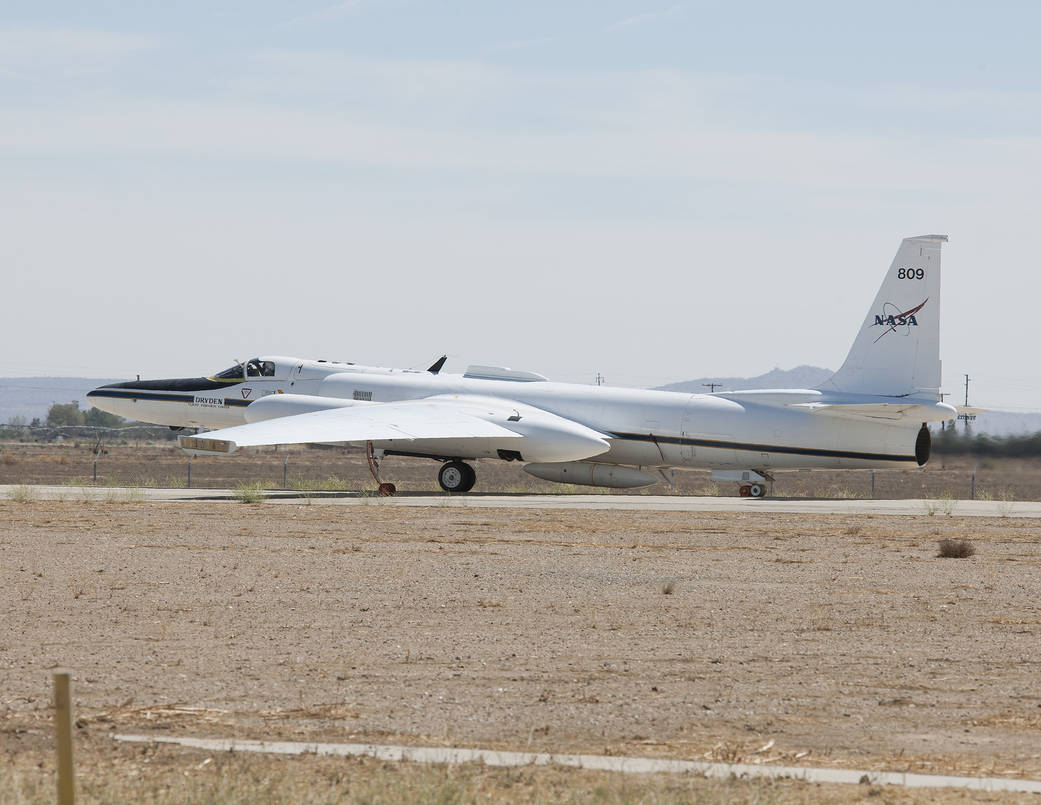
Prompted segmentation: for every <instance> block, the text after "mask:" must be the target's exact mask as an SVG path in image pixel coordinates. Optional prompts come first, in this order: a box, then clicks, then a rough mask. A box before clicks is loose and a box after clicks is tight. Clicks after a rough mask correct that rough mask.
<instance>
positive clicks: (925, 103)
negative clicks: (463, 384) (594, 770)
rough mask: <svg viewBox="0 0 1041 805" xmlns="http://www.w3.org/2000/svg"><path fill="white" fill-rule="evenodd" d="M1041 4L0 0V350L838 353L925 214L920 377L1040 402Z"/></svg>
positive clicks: (742, 360) (61, 364) (182, 364)
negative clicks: (926, 310)
mask: <svg viewBox="0 0 1041 805" xmlns="http://www.w3.org/2000/svg"><path fill="white" fill-rule="evenodd" d="M1038 30H1041V5H1039V4H1034V3H1026V2H1023V3H1001V2H993V3H987V4H980V3H978V2H974V3H959V2H950V0H947V2H942V3H941V2H918V3H908V2H906V0H904V1H903V2H899V3H897V2H893V3H887V2H874V3H870V4H866V3H859V4H848V3H834V2H820V3H800V2H787V3H772V2H770V3H765V2H764V3H735V2H689V3H677V4H675V5H670V4H668V3H667V2H666V3H639V2H620V1H615V0H598V2H572V3H560V2H539V1H538V0H533V1H532V2H526V3H502V2H489V0H472V2H432V1H431V0H427V1H426V2H418V1H417V2H413V1H412V0H348V1H347V2H343V3H340V4H338V5H330V4H328V3H323V2H313V3H308V2H298V3H266V2H263V0H260V1H258V0H251V1H250V2H234V3H220V2H179V3H154V2H149V3H139V4H130V3H125V2H111V3H89V2H88V3H84V2H68V3H62V2H54V3H48V2H31V3H30V2H18V0H14V2H11V1H10V0H8V2H5V3H4V4H3V8H2V10H0V265H2V267H3V268H2V271H3V279H4V282H3V286H2V287H3V292H4V295H5V301H6V304H5V305H4V306H3V311H4V315H3V317H2V318H0V338H2V344H3V347H2V351H0V375H5V376H16V375H88V376H113V377H131V376H133V375H134V374H136V373H140V374H141V375H142V376H143V377H162V376H167V377H169V376H180V375H188V374H194V375H198V374H209V373H212V372H214V371H217V370H219V369H222V368H224V367H226V366H228V365H230V364H231V362H232V359H233V358H236V357H238V358H246V357H250V356H251V355H255V354H258V353H276V354H287V355H297V356H300V357H315V358H329V359H338V360H353V361H357V362H361V363H372V364H379V365H390V366H415V367H425V366H426V365H427V364H429V363H430V362H432V361H433V360H434V359H435V358H436V357H437V356H438V355H440V354H442V353H445V352H447V353H448V355H449V356H450V361H449V368H453V367H455V368H461V367H462V366H463V365H465V364H467V363H471V362H472V363H497V364H503V365H508V366H513V367H514V368H521V369H532V370H535V371H539V372H542V373H544V374H547V375H549V376H550V377H552V378H554V379H559V380H574V381H580V382H591V381H592V378H593V377H594V375H595V374H596V373H597V372H598V371H599V372H601V373H602V374H603V375H604V376H605V377H606V378H607V380H608V382H611V383H617V384H624V385H639V386H651V385H659V384H662V383H666V382H670V381H676V380H684V379H687V378H690V377H697V376H705V375H713V374H719V375H753V374H759V373H761V372H765V371H767V370H769V369H771V368H773V367H775V366H780V367H783V368H789V367H791V366H795V365H797V364H801V363H811V364H816V365H820V366H827V367H831V368H837V367H838V366H839V364H840V363H841V362H842V360H843V358H844V356H845V353H846V350H847V349H848V347H849V345H850V344H851V343H852V340H853V337H854V334H855V331H856V329H857V327H858V326H859V325H860V323H861V321H862V319H863V316H864V314H865V313H866V311H867V307H868V305H869V304H870V302H871V300H872V298H873V296H874V293H875V290H876V288H877V286H878V284H879V282H880V281H881V278H882V275H883V272H884V271H885V269H886V268H887V267H888V265H889V263H890V261H891V260H892V257H893V254H894V253H895V251H896V248H897V246H898V244H899V241H900V239H901V238H902V237H905V236H909V235H920V234H928V233H934V232H935V233H944V234H949V235H950V237H951V241H950V243H949V244H948V245H947V246H946V247H945V252H944V299H943V315H942V327H943V335H942V344H943V347H942V350H943V357H944V381H945V387H946V389H947V390H949V391H953V392H956V393H957V394H959V395H960V393H961V389H962V383H963V379H962V374H963V373H965V372H968V373H969V374H970V375H971V376H972V377H973V385H972V397H973V402H975V403H977V404H982V405H990V406H996V407H998V406H1000V407H1009V408H1017V409H1037V410H1041V364H1039V361H1038V358H1037V356H1036V348H1035V345H1036V344H1037V342H1038V338H1037V334H1038V331H1039V319H1041V316H1039V313H1038V311H1037V308H1038V304H1039V303H1038V299H1039V298H1041V273H1039V272H1038V270H1037V265H1036V263H1037V260H1036V258H1035V251H1036V250H1037V248H1038V247H1037V246H1036V245H1035V243H1034V242H1033V238H1032V235H1033V233H1034V230H1035V227H1036V224H1035V221H1036V220H1037V218H1038V216H1039V214H1041V203H1039V201H1041V200H1039V195H1041V50H1039V49H1038V48H1037V47H1036V42H1035V38H1036V32H1037V31H1038Z"/></svg>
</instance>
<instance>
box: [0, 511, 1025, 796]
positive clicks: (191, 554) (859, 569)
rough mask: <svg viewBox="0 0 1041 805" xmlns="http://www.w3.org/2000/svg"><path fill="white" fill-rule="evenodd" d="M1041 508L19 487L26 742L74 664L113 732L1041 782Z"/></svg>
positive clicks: (8, 713) (90, 705) (1, 639)
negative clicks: (349, 503) (199, 500)
mask: <svg viewBox="0 0 1041 805" xmlns="http://www.w3.org/2000/svg"><path fill="white" fill-rule="evenodd" d="M1039 527H1041V523H1039V522H1037V521H1033V520H1009V519H994V520H982V519H978V518H973V519H971V520H970V519H968V518H965V519H961V518H957V517H927V516H921V517H900V518H882V517H871V516H859V517H855V516H849V517H843V516H813V517H810V516H781V515H769V514H726V515H716V514H704V515H692V514H681V513H667V512H659V513H642V512H562V511H554V512H541V511H519V510H482V511H480V512H479V513H478V512H465V511H459V510H457V509H441V508H430V509H406V508H399V507H388V506H382V505H381V504H380V501H379V500H378V499H373V502H372V503H371V505H367V506H360V507H351V508H350V509H344V508H340V507H332V506H323V505H321V504H319V503H315V504H306V503H301V504H300V505H280V506H271V505H263V504H258V505H252V506H247V505H242V504H235V503H224V504H188V503H179V504H156V503H148V504H143V503H122V504H121V503H85V502H66V503H57V502H42V501H35V502H25V503H16V502H10V501H8V502H0V550H2V554H0V556H2V565H0V590H2V592H0V609H2V612H3V617H2V618H0V691H2V694H0V695H2V702H0V704H2V707H0V715H2V721H0V751H3V752H4V753H6V754H8V755H11V754H17V753H19V752H21V751H25V750H26V749H28V748H32V747H34V746H35V747H39V746H40V745H42V744H43V743H45V742H47V741H49V740H50V738H49V731H48V730H49V727H48V724H49V718H50V711H49V696H50V684H51V682H50V673H51V669H52V668H54V667H55V666H65V667H70V668H71V669H72V670H73V673H74V686H75V687H74V689H75V694H76V703H77V709H78V713H79V716H80V719H81V721H80V724H81V728H82V730H84V731H86V732H88V733H91V734H99V733H105V732H107V731H109V730H113V729H119V730H123V731H129V730H167V731H174V732H176V733H178V734H193V735H220V736H240V737H272V736H279V737H284V738H290V739H301V738H307V739H322V740H350V741H358V740H362V741H371V742H380V743H389V742H406V743H422V744H455V745H467V746H490V747H503V748H511V749H518V748H519V749H525V748H527V749H531V750H538V751H569V752H577V751H581V752H591V753H602V752H609V753H618V754H640V755H659V756H673V757H688V758H705V757H708V758H715V759H724V760H745V761H747V760H761V761H763V762H771V761H773V762H786V763H791V762H801V763H804V764H807V765H811V764H812V765H842V766H851V767H857V768H859V767H866V768H879V769H883V768H884V769H908V770H916V771H942V772H950V773H965V774H977V773H984V774H988V775H1005V774H1008V775H1015V776H1025V777H1035V778H1036V777H1041V688H1039V685H1038V682H1039V677H1041V672H1039V665H1038V655H1039V651H1038V650H1039V648H1041V641H1039V637H1038V635H1039V633H1041V597H1039V595H1038V592H1039V587H1041V583H1039V581H1038V569H1039V566H1041V545H1039V538H1041V536H1039V530H1038V529H1039ZM943 537H958V538H968V539H971V540H972V541H973V542H974V544H975V545H976V548H977V554H976V555H975V556H973V557H971V558H969V559H960V560H955V559H940V558H937V557H936V542H937V540H938V539H940V538H943ZM771 742H772V743H771ZM768 744H770V745H769V746H767V745H768Z"/></svg>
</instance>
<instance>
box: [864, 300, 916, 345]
mask: <svg viewBox="0 0 1041 805" xmlns="http://www.w3.org/2000/svg"><path fill="white" fill-rule="evenodd" d="M928 301H929V300H928V298H927V299H926V300H925V301H924V302H922V304H920V305H918V306H917V307H913V308H911V309H910V310H905V311H903V312H900V308H898V307H897V306H896V305H894V304H893V303H892V302H886V303H885V304H883V305H882V313H881V315H880V314H877V313H876V314H875V321H874V323H873V324H872V325H871V326H872V327H885V328H886V329H885V330H883V331H882V335H880V336H879V337H878V338H876V339H875V343H876V344H877V343H878V342H879V341H881V340H882V338H883V336H887V335H889V334H890V333H894V332H896V328H897V327H903V328H904V335H909V334H910V332H911V328H912V327H917V326H918V319H917V317H916V315H915V314H917V313H918V312H920V311H921V309H922V308H923V307H925V302H928Z"/></svg>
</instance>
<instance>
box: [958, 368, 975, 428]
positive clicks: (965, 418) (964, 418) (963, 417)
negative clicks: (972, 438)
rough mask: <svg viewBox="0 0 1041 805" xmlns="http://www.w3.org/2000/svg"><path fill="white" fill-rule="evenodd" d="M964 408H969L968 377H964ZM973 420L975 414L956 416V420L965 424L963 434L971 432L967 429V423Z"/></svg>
mask: <svg viewBox="0 0 1041 805" xmlns="http://www.w3.org/2000/svg"><path fill="white" fill-rule="evenodd" d="M965 407H966V408H968V407H969V376H968V375H965ZM975 418H976V415H975V414H969V413H965V414H958V419H960V420H961V421H962V422H964V423H965V432H966V433H969V432H970V431H971V429H970V427H969V422H971V421H972V420H974V419H975Z"/></svg>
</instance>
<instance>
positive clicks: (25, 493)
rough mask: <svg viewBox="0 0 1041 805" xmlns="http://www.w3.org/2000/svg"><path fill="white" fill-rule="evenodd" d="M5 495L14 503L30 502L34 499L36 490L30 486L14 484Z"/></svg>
mask: <svg viewBox="0 0 1041 805" xmlns="http://www.w3.org/2000/svg"><path fill="white" fill-rule="evenodd" d="M7 497H8V499H9V500H13V501H14V502H15V503H31V502H32V501H34V500H36V490H35V489H33V488H32V487H31V486H25V485H22V486H16V487H15V488H14V489H12V490H11V491H10V492H9V493H8V495H7Z"/></svg>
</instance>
